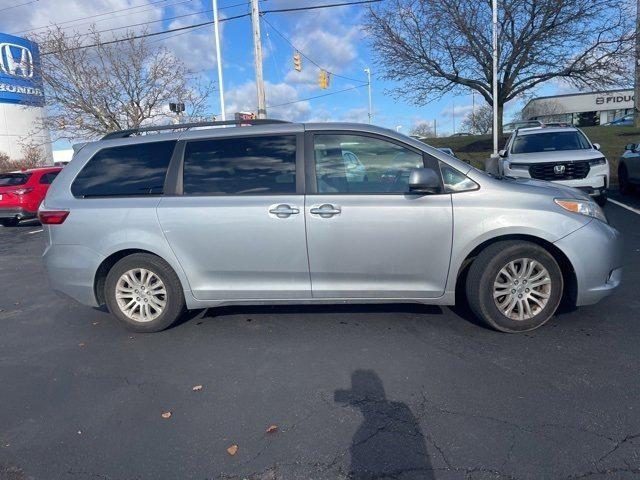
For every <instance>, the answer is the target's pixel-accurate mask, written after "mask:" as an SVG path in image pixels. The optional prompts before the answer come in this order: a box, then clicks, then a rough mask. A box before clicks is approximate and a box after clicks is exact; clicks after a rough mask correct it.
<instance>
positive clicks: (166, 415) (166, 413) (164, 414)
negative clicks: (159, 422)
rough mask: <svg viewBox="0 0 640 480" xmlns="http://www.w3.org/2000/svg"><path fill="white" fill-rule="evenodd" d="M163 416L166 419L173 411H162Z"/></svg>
mask: <svg viewBox="0 0 640 480" xmlns="http://www.w3.org/2000/svg"><path fill="white" fill-rule="evenodd" d="M162 418H164V419H167V418H171V412H162Z"/></svg>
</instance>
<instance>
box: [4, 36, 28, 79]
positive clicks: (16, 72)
mask: <svg viewBox="0 0 640 480" xmlns="http://www.w3.org/2000/svg"><path fill="white" fill-rule="evenodd" d="M0 70H2V72H4V73H5V74H7V75H11V76H14V77H21V78H32V77H33V56H32V55H31V50H29V49H28V48H27V47H24V46H22V45H16V44H15V43H0Z"/></svg>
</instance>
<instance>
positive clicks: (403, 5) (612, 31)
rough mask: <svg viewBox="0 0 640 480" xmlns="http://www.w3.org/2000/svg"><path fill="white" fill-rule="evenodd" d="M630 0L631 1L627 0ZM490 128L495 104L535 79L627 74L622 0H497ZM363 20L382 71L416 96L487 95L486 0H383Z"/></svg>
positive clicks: (588, 83)
mask: <svg viewBox="0 0 640 480" xmlns="http://www.w3.org/2000/svg"><path fill="white" fill-rule="evenodd" d="M634 3H635V2H634ZM499 6H500V11H499V21H500V33H499V40H498V45H499V62H498V71H499V78H498V84H499V96H498V98H497V99H496V102H497V104H498V114H499V131H500V133H501V132H502V116H503V111H504V108H503V107H504V104H505V103H506V102H508V101H509V100H513V99H514V98H517V97H519V96H520V95H522V94H524V93H525V92H527V91H530V90H531V89H533V88H535V87H537V86H538V85H540V84H541V83H543V82H546V81H548V80H551V79H554V78H562V79H564V80H565V81H567V82H568V83H569V84H571V85H574V86H577V87H594V86H600V87H602V86H608V85H621V84H626V83H629V81H630V80H631V78H632V77H631V75H630V74H629V66H630V65H633V61H632V60H631V59H630V55H631V52H632V42H631V37H632V34H633V28H632V27H633V18H634V16H633V15H632V11H631V10H632V6H631V2H630V1H627V0H509V1H504V2H499ZM366 28H367V31H368V32H369V38H370V39H371V43H372V45H373V47H374V50H375V51H376V53H377V62H378V64H379V66H380V67H381V69H382V71H383V72H384V76H385V78H387V79H389V80H394V81H398V82H400V84H401V86H400V87H399V88H397V89H396V90H395V93H396V94H397V95H399V96H401V97H404V98H406V99H408V100H410V101H412V102H414V103H415V104H417V105H424V104H425V103H427V102H428V101H431V100H434V99H438V98H440V97H442V96H443V95H445V94H447V93H449V92H454V93H455V92H463V91H468V90H467V89H468V88H471V89H473V90H476V91H477V92H479V93H480V94H481V95H482V96H483V97H484V99H485V100H486V102H487V103H488V104H489V105H493V98H492V92H491V84H492V79H493V73H492V41H491V1H490V0H388V1H387V2H384V3H382V4H379V6H376V7H371V8H370V9H369V13H368V17H367V21H366Z"/></svg>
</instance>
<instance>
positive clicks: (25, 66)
mask: <svg viewBox="0 0 640 480" xmlns="http://www.w3.org/2000/svg"><path fill="white" fill-rule="evenodd" d="M44 118H45V108H44V93H43V87H42V77H41V75H40V54H39V51H38V45H37V44H35V43H33V42H31V41H29V40H26V39H24V38H20V37H14V36H13V35H6V34H2V33H0V153H5V154H7V155H9V157H10V158H12V159H15V160H18V159H20V158H21V157H22V156H23V154H24V152H23V149H24V147H25V146H35V147H38V148H40V149H41V151H42V154H43V155H44V157H45V158H46V159H47V161H48V162H49V163H50V162H51V161H52V154H51V135H50V134H49V131H48V130H47V129H45V128H44V126H43V120H44Z"/></svg>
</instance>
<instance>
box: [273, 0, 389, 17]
mask: <svg viewBox="0 0 640 480" xmlns="http://www.w3.org/2000/svg"><path fill="white" fill-rule="evenodd" d="M378 2H382V0H360V1H356V2H344V3H330V4H328V5H310V6H307V7H292V8H279V9H277V10H265V11H263V12H262V13H263V14H265V13H284V12H300V11H302V10H317V9H319V8H332V7H345V6H348V5H361V4H364V3H378Z"/></svg>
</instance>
